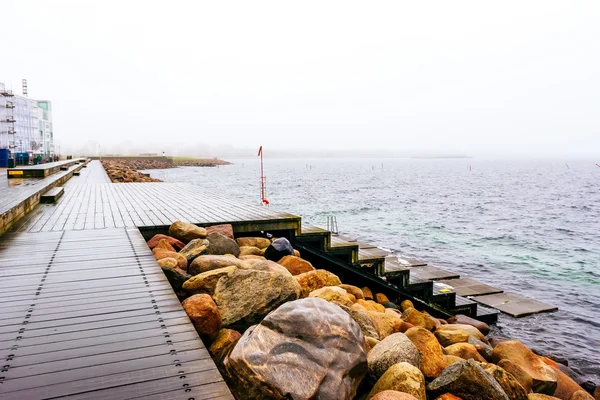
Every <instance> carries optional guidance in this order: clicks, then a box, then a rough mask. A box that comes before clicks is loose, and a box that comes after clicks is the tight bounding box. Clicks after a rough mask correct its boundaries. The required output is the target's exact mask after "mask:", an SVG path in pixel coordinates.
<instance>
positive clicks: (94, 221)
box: [15, 161, 300, 233]
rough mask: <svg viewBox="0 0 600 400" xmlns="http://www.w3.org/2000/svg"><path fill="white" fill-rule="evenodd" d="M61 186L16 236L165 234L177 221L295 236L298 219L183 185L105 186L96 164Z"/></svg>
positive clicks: (297, 229) (102, 171) (98, 165)
mask: <svg viewBox="0 0 600 400" xmlns="http://www.w3.org/2000/svg"><path fill="white" fill-rule="evenodd" d="M81 172H82V173H81V175H80V176H78V177H75V178H73V179H72V180H71V181H70V182H69V183H68V184H67V185H65V194H64V195H63V196H62V198H61V199H60V200H59V201H58V202H57V203H56V204H55V205H40V206H39V207H37V208H36V210H35V212H33V213H31V214H30V215H28V216H27V218H25V219H24V220H23V221H21V223H20V224H18V225H17V227H16V228H15V230H16V231H18V232H51V231H62V230H82V229H104V228H120V227H137V228H140V229H142V230H144V229H157V230H160V229H166V228H168V227H169V225H171V224H172V223H173V222H174V221H176V220H181V221H186V222H192V223H194V224H197V225H212V224H215V223H230V224H232V225H233V227H234V230H235V231H236V232H238V233H239V232H241V231H242V230H243V229H246V230H251V231H261V230H269V231H285V230H293V231H295V232H298V233H299V230H300V217H298V216H295V215H292V214H288V213H282V212H277V211H273V210H271V209H268V208H265V207H262V206H252V205H247V204H242V203H239V202H236V201H235V200H231V199H228V198H224V197H222V196H219V195H218V194H216V193H211V192H209V191H207V190H204V189H201V188H199V187H197V186H194V185H190V184H183V183H181V184H180V183H150V182H145V183H119V184H112V183H106V180H107V179H108V177H106V173H104V169H102V166H101V165H100V163H99V162H98V161H92V162H90V164H89V165H88V168H85V169H84V170H82V171H81Z"/></svg>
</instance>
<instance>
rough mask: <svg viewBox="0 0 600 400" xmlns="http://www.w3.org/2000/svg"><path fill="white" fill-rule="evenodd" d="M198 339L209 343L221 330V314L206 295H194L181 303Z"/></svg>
mask: <svg viewBox="0 0 600 400" xmlns="http://www.w3.org/2000/svg"><path fill="white" fill-rule="evenodd" d="M181 305H182V306H183V309H184V310H185V312H186V314H187V315H188V317H190V320H191V321H192V324H194V328H196V331H197V332H198V334H199V335H200V337H201V338H202V339H204V340H206V341H208V342H211V341H212V340H213V339H214V338H215V337H216V336H217V334H218V333H219V330H220V329H221V313H220V312H219V309H218V308H217V305H216V304H215V302H214V301H213V299H212V298H211V297H210V296H209V295H207V294H195V295H193V296H191V297H188V298H187V299H185V300H184V301H183V303H181Z"/></svg>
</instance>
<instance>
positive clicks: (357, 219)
mask: <svg viewBox="0 0 600 400" xmlns="http://www.w3.org/2000/svg"><path fill="white" fill-rule="evenodd" d="M233 162H234V164H233V165H229V166H221V167H218V168H201V167H185V168H177V169H169V170H151V171H147V172H150V173H151V174H152V177H155V178H159V179H162V180H164V181H166V182H189V183H191V184H194V185H198V186H200V187H205V188H209V189H210V190H211V191H213V190H214V191H217V192H219V193H221V194H222V195H225V196H229V197H232V198H236V199H239V200H243V201H245V202H249V203H253V204H259V203H260V164H259V160H258V159H238V160H233ZM265 176H266V185H267V196H266V197H267V199H268V200H269V202H270V204H271V206H270V207H271V208H273V209H276V210H280V211H285V212H289V213H292V214H296V215H300V216H301V217H302V219H303V221H306V222H308V223H311V224H313V225H317V226H321V227H325V226H326V221H327V216H329V215H332V216H336V218H337V222H338V227H339V231H340V233H343V234H347V235H349V236H354V237H356V238H359V239H361V240H363V241H367V242H370V243H373V244H376V245H379V246H381V247H384V248H387V249H391V250H395V251H397V252H398V253H400V254H403V255H406V256H410V257H415V258H419V259H422V260H424V261H426V262H427V263H429V264H432V265H436V266H440V267H442V268H444V269H447V270H450V271H453V272H456V273H459V274H460V275H461V276H462V277H469V278H473V279H477V280H479V281H481V282H484V283H487V284H489V285H492V286H496V287H499V288H501V289H503V290H505V291H512V292H516V293H519V294H523V295H525V296H528V297H531V298H533V299H536V300H539V301H542V302H545V303H548V304H551V305H554V306H557V307H558V308H559V311H558V312H554V313H545V314H538V315H533V316H529V317H524V318H518V319H515V318H511V317H509V316H507V315H504V314H503V315H501V316H500V318H499V321H498V324H497V327H496V328H495V330H494V331H495V333H498V334H501V335H504V336H508V337H511V338H514V339H517V340H520V341H522V342H524V343H525V344H527V345H529V346H530V347H532V348H535V349H538V350H540V351H542V352H548V353H552V354H554V355H558V356H563V357H566V358H567V359H569V361H570V366H571V367H573V368H574V369H576V370H578V371H579V372H581V373H582V374H584V375H586V377H588V378H590V379H593V380H594V381H596V383H598V384H600V379H598V377H599V376H600V365H599V363H600V360H599V359H598V350H599V349H600V269H599V268H600V168H599V167H598V166H596V165H595V161H594V160H589V161H586V160H567V161H565V160H533V161H531V160H528V161H524V160H495V161H494V160H481V159H301V160H300V159H288V160H275V159H265Z"/></svg>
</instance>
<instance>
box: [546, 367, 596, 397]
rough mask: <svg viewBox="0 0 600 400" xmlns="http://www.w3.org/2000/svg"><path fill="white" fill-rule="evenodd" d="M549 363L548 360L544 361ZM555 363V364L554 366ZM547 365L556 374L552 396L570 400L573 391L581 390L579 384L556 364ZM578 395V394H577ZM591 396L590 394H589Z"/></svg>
mask: <svg viewBox="0 0 600 400" xmlns="http://www.w3.org/2000/svg"><path fill="white" fill-rule="evenodd" d="M545 363H546V364H549V361H547V362H545ZM554 365H556V366H554ZM554 365H549V367H550V368H552V370H553V371H554V373H555V374H556V390H555V391H554V393H552V396H554V397H558V398H559V399H562V400H571V399H572V397H573V395H574V394H575V392H577V391H579V390H583V388H582V387H581V386H579V384H578V383H577V382H575V381H574V380H573V379H571V378H570V377H569V376H568V375H567V374H565V373H564V372H562V371H561V370H560V369H559V368H558V364H556V363H554ZM579 397H580V396H579ZM590 397H591V396H590Z"/></svg>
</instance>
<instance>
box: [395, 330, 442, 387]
mask: <svg viewBox="0 0 600 400" xmlns="http://www.w3.org/2000/svg"><path fill="white" fill-rule="evenodd" d="M405 334H406V337H408V338H409V339H410V341H411V342H413V344H414V345H415V346H416V347H417V350H419V354H421V372H423V375H425V376H426V377H427V378H437V377H438V376H439V375H440V374H441V373H442V371H443V370H444V369H445V368H446V367H447V366H448V364H447V363H446V360H445V359H444V352H443V350H442V346H440V343H439V342H438V341H437V339H436V338H435V336H434V335H433V333H431V332H429V331H428V330H427V329H425V328H419V327H414V328H410V329H409V330H407V331H406V333H405Z"/></svg>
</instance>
